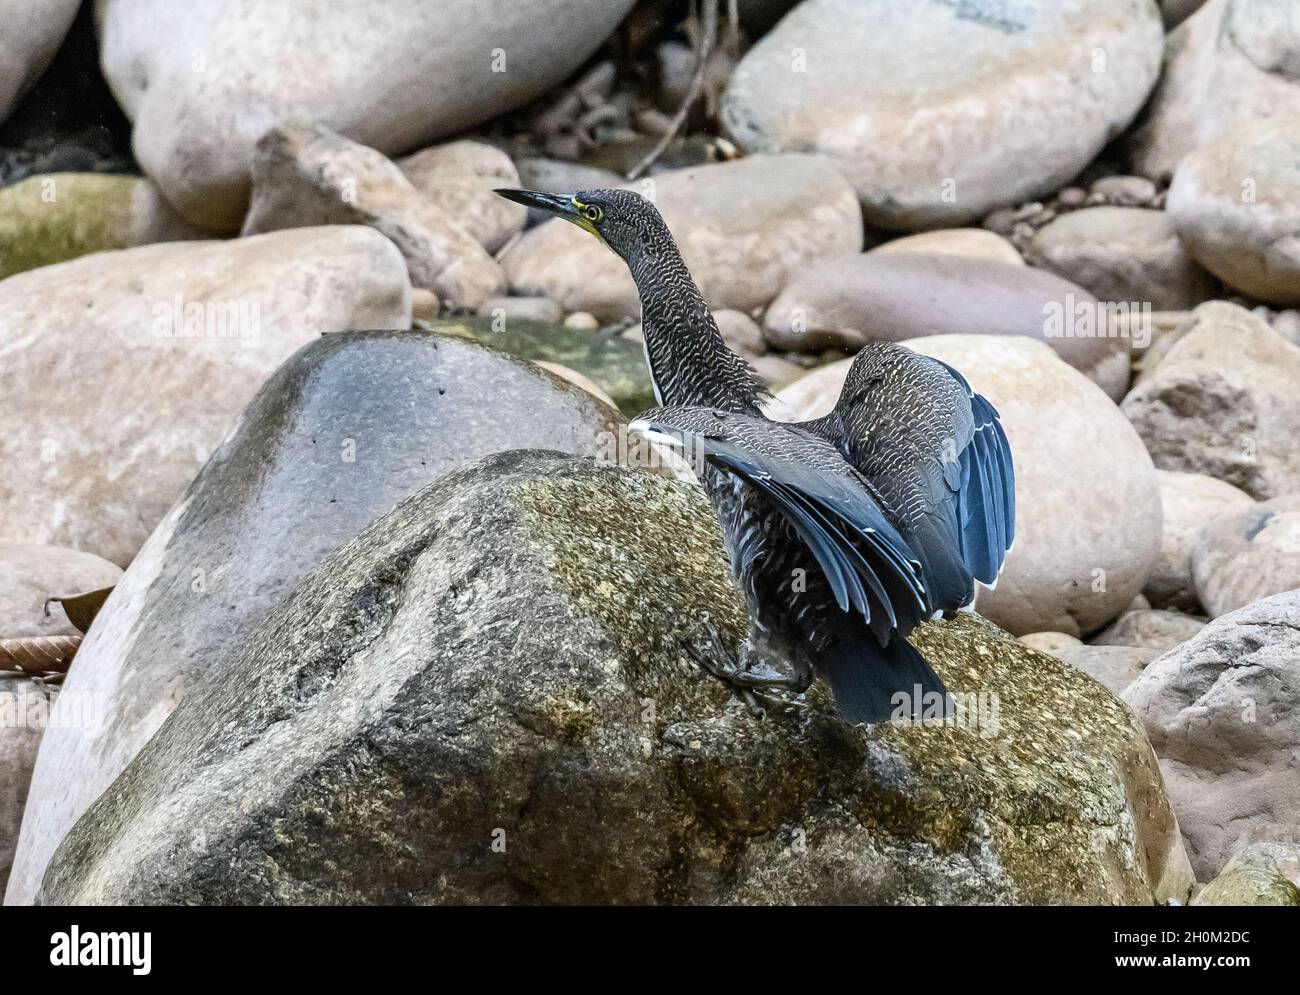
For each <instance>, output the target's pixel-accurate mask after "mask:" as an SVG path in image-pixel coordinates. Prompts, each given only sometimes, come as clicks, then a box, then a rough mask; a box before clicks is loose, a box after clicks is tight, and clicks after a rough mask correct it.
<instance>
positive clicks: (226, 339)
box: [0, 227, 411, 566]
mask: <svg viewBox="0 0 1300 995" xmlns="http://www.w3.org/2000/svg"><path fill="white" fill-rule="evenodd" d="M410 293H411V288H410V283H409V282H408V278H407V275H406V263H405V262H403V260H402V256H401V254H400V253H399V252H398V251H397V249H396V248H395V247H394V246H393V243H392V242H390V241H388V239H386V238H384V237H383V236H382V235H380V234H379V233H378V232H374V231H371V230H369V229H367V228H359V227H326V228H305V229H299V230H296V231H288V232H281V233H277V234H271V235H259V236H257V237H255V238H246V239H239V240H237V241H234V242H184V243H168V244H163V245H150V246H143V247H141V248H137V249H125V250H122V251H119V252H105V253H99V254H97V255H93V256H86V257H85V258H83V259H77V260H74V261H72V262H67V263H61V264H60V265H58V266H46V267H44V268H42V269H38V270H32V271H30V272H28V273H20V274H19V275H18V276H13V277H10V278H9V279H7V280H4V281H0V355H3V357H4V361H3V362H2V363H0V397H3V398H4V399H5V403H4V404H3V405H0V465H3V466H4V468H5V471H4V473H2V474H0V539H13V540H20V541H23V542H36V543H46V544H52V545H59V546H71V547H73V548H76V549H83V550H86V551H88V552H92V553H95V554H96V555H98V556H102V557H104V558H105V559H108V560H112V561H113V562H114V563H118V564H120V565H122V566H125V565H126V564H127V563H129V562H130V561H131V557H132V556H134V555H135V552H136V550H138V549H139V548H140V545H141V544H142V543H143V542H144V540H145V538H146V537H147V536H148V535H149V533H150V532H151V531H152V530H153V527H154V526H155V525H157V524H158V522H159V521H160V520H161V519H162V517H163V515H164V514H166V511H167V509H168V508H169V507H170V506H171V504H172V502H174V501H175V500H176V498H177V497H178V496H179V495H180V493H181V491H182V490H184V488H185V485H186V484H188V483H189V482H190V480H191V479H192V478H193V477H194V474H195V473H196V472H198V470H199V468H200V467H201V466H202V465H203V463H204V461H206V460H207V458H208V456H209V455H210V454H211V452H212V450H213V449H214V448H215V447H216V445H217V444H218V443H219V442H220V441H221V437H222V436H223V435H224V434H225V433H226V431H227V429H229V427H230V425H231V423H232V422H233V421H234V420H235V418H236V416H237V415H238V414H239V412H240V411H241V410H242V409H243V407H244V405H245V404H247V403H248V401H249V399H250V398H251V397H252V396H253V394H254V393H256V391H257V388H258V387H260V386H261V385H262V383H263V381H264V380H265V379H266V378H267V377H268V376H269V375H270V374H271V373H272V372H273V371H274V370H275V368H276V367H277V366H279V365H280V363H282V362H283V361H284V360H285V359H286V358H287V357H288V356H289V355H291V354H292V353H293V352H294V350H295V349H297V348H298V347H299V346H301V345H302V344H303V343H305V342H309V341H311V340H312V339H314V338H316V337H317V336H318V335H320V334H321V333H322V332H330V331H338V330H341V329H346V328H358V327H360V328H405V327H408V326H409V325H410V323H411V310H410V308H411V304H410Z"/></svg>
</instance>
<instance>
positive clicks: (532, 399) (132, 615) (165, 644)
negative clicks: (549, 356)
mask: <svg viewBox="0 0 1300 995" xmlns="http://www.w3.org/2000/svg"><path fill="white" fill-rule="evenodd" d="M621 424H622V419H621V418H620V416H619V415H618V414H617V413H616V412H614V411H613V410H612V409H610V408H608V407H607V406H606V405H604V404H603V403H601V402H599V401H597V400H595V399H594V398H592V397H591V396H590V395H588V394H587V393H586V392H584V391H580V390H578V389H576V388H574V387H571V386H570V385H568V384H566V383H564V382H563V381H560V380H558V379H557V378H555V377H553V376H552V375H551V374H549V373H546V372H544V371H543V370H541V369H539V368H538V367H536V366H534V365H532V364H529V363H523V362H520V361H517V360H514V359H511V358H510V357H507V356H505V355H503V354H501V353H498V352H496V351H494V350H491V349H488V348H486V347H484V346H480V345H477V344H475V343H472V342H467V341H464V340H462V339H457V338H446V337H442V336H438V335H432V334H428V333H422V332H356V333H349V334H339V335H328V336H325V337H323V338H320V339H318V340H317V341H315V342H314V343H312V344H311V345H309V346H307V347H306V348H304V349H303V350H302V351H301V352H299V353H298V354H297V355H296V356H295V357H293V358H292V359H291V360H290V361H289V362H288V363H286V364H285V365H284V366H283V367H282V368H281V369H280V371H279V372H278V373H277V374H276V375H275V377H274V378H272V379H271V380H270V381H269V382H268V383H267V385H266V386H265V387H264V388H263V390H262V391H261V393H260V394H259V395H258V396H257V398H256V399H255V400H254V401H253V403H252V404H251V405H250V406H249V407H248V409H247V410H246V411H245V412H244V415H243V417H242V418H241V419H240V421H239V424H238V426H237V427H236V428H235V430H234V431H233V432H232V433H231V435H230V436H229V437H228V438H227V439H226V440H225V442H224V443H223V444H222V445H221V448H220V449H219V450H218V451H217V452H216V453H215V455H214V456H213V457H212V459H211V460H210V461H209V463H208V464H207V466H206V467H204V469H203V471H202V472H201V473H200V474H199V476H198V477H197V478H196V479H195V481H194V483H193V484H192V485H191V486H190V488H189V490H188V491H187V492H186V493H185V495H184V496H183V497H182V498H181V500H180V501H179V503H177V504H176V506H175V507H174V508H173V509H172V510H171V512H170V513H169V514H168V515H167V517H166V518H165V519H164V520H163V522H162V523H161V524H160V525H159V526H158V528H157V529H156V530H155V531H154V534H153V535H152V536H151V537H150V539H149V541H148V542H147V543H146V544H145V547H144V549H142V550H141V552H140V555H139V556H138V557H137V558H136V560H135V562H133V563H132V564H131V568H130V569H129V570H128V571H127V573H126V576H125V577H124V578H123V580H122V582H121V584H119V586H118V587H117V589H116V590H115V591H114V592H113V595H112V597H111V598H110V599H109V601H108V603H107V604H106V605H105V606H104V608H103V609H102V611H101V612H100V615H99V617H98V618H97V619H96V621H95V625H94V627H93V628H92V629H91V632H90V634H89V636H88V637H87V639H86V642H85V643H84V644H83V645H82V648H81V650H80V653H79V655H78V657H77V661H76V665H75V667H74V668H73V670H72V673H71V674H70V675H69V677H68V680H67V685H66V692H69V693H70V692H83V691H86V692H94V693H95V694H97V695H100V696H101V697H102V698H103V699H104V700H107V701H110V702H111V703H112V704H111V707H110V708H109V709H108V710H107V711H108V715H107V721H106V722H105V723H104V724H103V726H102V728H99V729H97V730H95V731H92V732H87V731H85V730H79V729H61V728H56V729H51V730H50V733H49V735H48V737H47V739H46V741H45V743H44V744H43V745H42V749H41V754H40V761H39V763H38V765H37V768H36V772H35V775H34V777H33V782H32V795H31V799H30V802H29V804H28V810H27V817H26V821H25V823H24V827H23V836H22V840H21V843H20V847H19V852H18V855H17V859H16V864H15V866H16V868H17V869H16V871H15V874H14V878H13V881H12V882H11V884H10V887H9V892H8V895H7V899H6V900H7V901H8V902H10V903H25V902H30V901H31V900H32V898H33V897H34V895H35V893H36V889H37V886H38V885H39V883H40V878H41V874H42V873H43V872H44V869H45V865H46V862H47V861H48V860H49V857H50V854H51V853H52V852H53V850H54V847H55V846H56V845H57V844H58V841H59V840H60V839H61V838H62V837H63V835H64V834H65V833H66V832H67V831H68V829H69V828H70V827H71V826H72V824H73V823H74V822H76V820H77V819H78V818H79V817H80V816H81V814H82V812H84V811H85V809H86V807H87V806H88V805H90V803H91V802H92V801H94V800H95V798H96V797H98V795H99V794H100V792H102V791H103V790H104V789H105V788H106V787H108V785H109V784H110V783H112V781H113V778H115V777H116V776H117V775H118V774H119V773H120V772H121V771H122V769H123V768H124V767H125V766H126V765H127V763H128V762H129V761H130V760H131V758H132V757H133V756H135V754H136V753H137V752H138V751H139V749H140V747H141V746H143V745H144V743H145V742H146V741H147V740H148V739H149V737H150V736H152V735H153V733H154V732H155V731H156V730H157V729H158V727H159V726H160V725H161V724H162V722H163V720H164V719H166V718H167V716H168V714H170V712H171V711H172V709H173V708H175V706H176V703H177V702H178V701H180V700H181V699H182V698H183V697H184V696H185V694H186V693H187V692H188V689H189V688H190V687H191V686H192V685H193V684H194V682H195V681H196V680H197V679H198V678H199V677H200V676H201V675H202V674H204V673H205V672H206V671H207V670H209V669H210V668H211V667H212V666H213V665H214V664H215V662H216V661H218V660H220V659H221V658H222V657H224V656H225V655H226V653H227V652H228V651H229V649H230V647H231V646H232V645H234V644H235V643H236V642H237V641H238V640H239V639H240V638H242V636H243V635H245V634H246V633H247V632H248V631H249V629H250V628H252V627H253V626H254V625H255V624H256V623H257V622H258V621H259V620H260V619H261V618H262V616H263V615H264V614H265V613H266V612H267V611H268V610H269V609H270V608H271V607H272V606H273V605H275V604H276V603H277V602H278V601H279V600H280V599H281V598H282V597H284V595H285V594H286V593H287V592H288V591H289V590H291V589H292V587H293V586H294V585H295V584H296V583H297V582H298V581H299V579H300V578H302V577H303V576H304V575H305V574H307V573H308V572H310V571H311V570H312V569H313V568H314V567H315V566H316V565H317V564H318V563H319V562H320V561H321V560H322V559H323V558H324V557H325V556H326V555H327V554H328V553H330V552H331V551H332V550H333V549H334V548H335V547H337V546H339V545H340V544H342V543H344V542H346V541H347V540H349V539H351V538H352V537H353V536H354V535H355V534H356V533H357V532H358V531H359V530H361V529H362V528H363V527H364V526H366V525H367V524H368V523H369V522H371V521H372V520H373V519H375V518H377V517H378V516H380V515H382V514H384V513H385V512H387V511H388V510H389V509H390V508H391V507H392V506H393V505H394V504H396V503H397V502H398V501H400V500H401V499H402V498H404V497H406V496H407V495H409V494H411V493H413V492H414V491H416V490H418V489H419V488H420V487H421V486H423V485H424V484H426V483H428V482H429V481H431V480H434V479H435V478H437V477H440V476H442V475H444V474H446V473H449V472H451V471H452V470H455V469H457V468H458V467H461V466H463V465H465V464H466V463H467V462H470V461H472V460H474V459H477V458H478V457H480V456H483V455H485V454H487V453H492V452H496V451H498V450H501V449H510V448H514V447H518V446H537V447H543V448H549V449H557V450H562V451H566V452H574V453H583V454H593V453H600V452H605V451H609V450H610V449H611V446H610V442H609V440H610V439H612V438H613V437H614V436H615V434H616V433H617V432H618V430H619V427H620V426H621Z"/></svg>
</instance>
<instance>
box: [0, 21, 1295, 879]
mask: <svg viewBox="0 0 1300 995" xmlns="http://www.w3.org/2000/svg"><path fill="white" fill-rule="evenodd" d="M717 6H720V7H721V10H720V11H719V12H718V17H717V19H716V20H717V23H716V24H715V23H713V18H712V17H711V15H710V9H711V8H713V7H717ZM696 8H698V10H696ZM731 8H732V5H730V4H727V3H723V4H721V5H710V4H707V3H704V4H700V5H692V4H687V3H685V2H680V3H678V2H674V0H641V2H637V3H634V2H633V0H510V2H505V0H500V2H497V0H489V2H484V0H442V2H432V0H401V2H397V3H391V4H385V5H382V6H378V5H374V4H363V3H360V2H351V0H349V2H346V3H341V4H337V5H335V7H334V8H333V9H332V10H331V11H330V12H329V13H328V15H327V14H326V13H324V12H323V10H322V9H321V8H319V7H317V6H316V5H312V4H298V3H286V4H280V5H262V6H258V5H231V4H223V3H221V2H219V0H191V2H190V3H187V4H175V3H167V2H163V0H99V2H96V3H87V4H85V5H79V4H78V3H76V2H75V0H72V2H58V3H55V2H51V3H47V4H43V5H41V6H40V8H39V10H37V11H32V10H30V9H29V7H28V5H26V4H23V3H20V2H17V0H0V398H2V399H3V403H2V404H0V888H4V887H7V891H6V892H5V901H6V902H7V903H9V904H19V905H21V904H32V903H36V902H40V903H46V904H60V903H73V904H101V903H103V904H136V903H174V904H187V903H212V904H227V903H253V904H264V903H330V904H337V903H397V904H403V903H503V902H504V903H584V904H585V903H600V904H625V903H665V904H670V903H855V902H864V903H882V904H922V903H948V904H990V903H1008V904H1024V903H1034V904H1066V903H1069V904H1152V903H1169V904H1188V903H1191V904H1281V905H1297V904H1300V445H1297V439H1298V438H1300V68H1298V67H1300V19H1298V18H1297V11H1296V7H1295V4H1294V3H1292V2H1289V0H1204V2H1198V0H1164V2H1161V3H1156V2H1155V0H1069V2H1049V0H1020V2H1017V3H1014V4H1009V3H1003V2H995V0H969V2H966V0H963V2H961V3H953V2H947V0H920V2H917V3H915V4H907V5H904V4H897V3H893V2H892V0H801V2H797V3H796V2H792V0H740V2H739V3H738V4H737V5H735V12H736V20H734V21H733V20H732V17H731V13H730V11H731ZM693 10H694V11H695V12H694V13H693V12H692V11H693ZM10 28H13V29H14V30H10ZM706 38H707V40H708V44H707V50H708V53H709V54H708V57H707V61H706V63H705V64H704V65H703V66H702V67H701V71H700V73H699V74H698V76H699V78H698V79H697V78H696V76H697V74H696V61H697V53H698V52H699V51H701V50H702V49H704V48H705V47H706V46H705V44H704V42H703V39H706ZM697 84H698V85H697ZM684 102H685V103H684ZM683 106H685V107H686V110H687V113H685V115H684V117H683V118H682V124H681V128H680V131H679V133H677V134H676V135H675V137H673V138H672V140H670V141H667V142H666V143H665V144H663V147H662V149H656V148H655V146H656V142H657V141H658V139H660V137H661V136H663V135H664V133H665V131H666V130H668V129H670V128H672V127H673V126H674V121H673V118H674V115H675V114H676V113H677V111H678V108H679V107H683ZM51 109H53V110H51ZM648 155H649V166H648V168H647V169H645V170H644V171H643V172H642V175H639V176H637V177H635V178H630V177H629V173H634V172H637V168H635V167H638V166H639V165H641V164H642V163H643V161H645V160H647V156H648ZM621 185H629V186H631V187H632V188H633V189H636V190H638V191H639V192H641V193H642V194H643V195H645V196H647V197H648V198H650V199H651V200H652V201H653V202H654V203H655V205H656V206H657V207H658V209H659V210H660V212H661V213H662V215H663V217H664V219H665V221H666V222H667V223H668V225H669V227H670V228H671V230H672V232H673V235H674V237H675V239H676V241H677V243H678V245H679V247H680V248H681V250H682V254H683V256H684V258H685V261H686V263H687V265H688V266H689V268H690V270H691V272H692V274H693V276H694V277H695V279H696V281H697V282H698V284H699V286H700V289H701V291H702V292H703V293H704V295H705V297H706V298H707V299H708V301H709V304H710V305H711V306H712V308H713V310H714V312H715V315H716V317H717V320H718V324H719V326H720V328H721V330H722V333H723V336H724V338H725V339H726V341H727V343H728V345H729V346H730V347H731V348H732V349H733V350H734V351H736V352H737V353H739V354H740V355H742V356H743V357H744V358H745V359H746V360H748V361H749V362H750V364H751V365H752V366H753V367H754V369H755V370H756V371H757V372H758V374H759V375H760V376H761V377H762V378H763V379H764V380H765V381H766V382H767V383H768V384H769V385H770V387H771V391H772V395H773V396H772V398H771V400H770V401H768V402H767V408H766V410H767V412H768V414H769V415H770V416H771V417H772V418H775V419H778V420H783V421H797V420H803V419H808V418H813V417H817V416H820V415H822V414H824V413H826V412H827V411H828V410H829V409H830V407H831V405H832V404H833V403H834V401H835V399H836V397H837V396H838V393H839V390H840V387H841V386H842V384H843V382H844V379H845V376H846V373H847V370H848V366H849V364H850V362H851V357H852V355H853V354H854V353H855V352H856V351H857V350H858V349H860V348H862V347H863V346H864V345H866V344H868V343H871V342H877V341H897V342H903V343H905V344H906V345H908V346H909V347H911V348H913V349H915V350H917V351H918V352H921V353H924V354H926V355H929V356H933V357H936V358H938V359H942V360H943V361H945V362H947V363H949V364H951V365H952V366H954V367H955V368H957V369H959V370H961V371H962V373H963V375H964V376H965V377H966V378H967V379H968V380H969V381H970V383H971V384H972V385H973V386H974V388H975V389H977V390H978V391H979V392H981V393H982V394H984V395H985V396H986V397H987V398H988V399H989V400H990V401H991V402H992V403H993V404H994V405H995V406H996V407H997V409H998V410H999V412H1000V413H1001V417H1002V422H1003V425H1004V427H1005V430H1006V433H1007V435H1008V437H1009V440H1010V444H1011V449H1012V452H1013V454H1014V459H1015V465H1016V478H1017V502H1018V510H1019V516H1020V517H1019V529H1018V534H1017V538H1016V544H1015V547H1014V549H1013V551H1012V552H1011V553H1010V555H1009V556H1008V559H1007V562H1006V566H1005V570H1004V572H1003V575H1002V576H1001V578H1000V581H999V583H998V585H997V588H996V589H995V590H987V591H983V592H981V594H980V597H979V600H978V602H977V604H976V609H977V614H965V613H963V614H962V615H961V616H960V617H958V618H956V619H953V620H949V621H938V622H933V623H927V624H925V625H923V626H922V628H921V629H920V630H918V633H917V636H916V644H917V646H918V648H920V649H922V651H923V652H924V653H925V654H926V656H927V657H928V658H929V659H930V660H932V661H933V662H934V664H935V667H936V669H937V670H938V671H939V673H940V675H941V676H942V677H943V679H944V680H945V682H946V683H947V684H948V686H949V687H950V688H951V689H952V690H953V691H954V692H956V693H958V695H959V696H962V697H963V700H966V701H968V702H969V703H970V712H969V714H967V715H966V716H965V717H964V719H965V720H963V717H962V716H960V715H959V716H958V719H957V720H956V721H952V720H950V721H948V722H946V723H928V724H924V723H918V724H913V723H906V724H904V723H889V722H885V723H877V724H874V725H870V726H849V725H847V724H846V723H845V722H844V721H843V720H842V719H841V718H840V717H839V715H838V713H837V712H836V709H835V707H834V703H833V701H832V700H831V698H830V695H829V693H828V692H827V691H826V690H825V689H824V688H823V687H822V686H821V685H814V687H813V688H812V689H810V691H809V692H808V694H807V695H806V698H805V699H804V700H801V701H797V702H793V703H789V704H788V706H787V707H775V708H769V709H768V710H767V714H766V716H764V717H761V718H760V717H758V716H756V715H754V714H752V713H751V711H750V710H749V709H747V708H746V707H745V705H744V703H743V702H742V701H740V700H739V699H737V698H735V697H734V696H733V695H732V694H731V693H730V691H729V689H728V688H727V687H726V686H725V685H723V684H722V683H721V682H719V681H718V680H717V679H716V678H714V677H712V676H710V675H709V674H708V673H706V672H705V671H704V669H702V668H701V667H700V666H699V664H698V660H699V658H700V655H701V654H707V653H713V654H722V655H730V654H733V653H737V652H739V647H740V643H741V641H742V639H743V637H744V632H745V608H744V602H743V600H742V599H741V597H740V594H739V592H738V590H737V588H736V586H735V584H734V582H733V580H732V579H731V576H730V573H729V570H728V564H727V560H726V557H725V555H724V552H723V549H722V546H721V541H720V537H719V534H718V530H717V526H716V524H715V521H714V518H713V516H712V513H711V511H710V508H709V505H708V502H707V500H706V498H705V496H704V493H703V491H702V490H701V489H700V488H699V486H698V485H697V484H696V483H695V481H694V478H693V476H691V474H690V473H689V472H685V471H683V470H681V469H680V468H678V467H676V466H674V465H673V464H672V462H671V460H666V459H665V458H664V456H663V454H662V453H660V452H659V451H657V450H654V449H651V448H650V447H649V446H648V445H646V444H645V443H643V442H639V441H638V440H636V439H635V438H629V436H628V432H627V422H628V421H629V420H630V419H631V418H632V417H634V416H635V415H636V414H637V413H639V412H640V411H642V410H644V409H645V408H648V407H650V406H652V405H653V404H654V396H653V392H652V389H651V384H650V380H649V376H648V373H647V371H646V368H645V360H644V358H643V345H642V332H641V328H640V325H639V320H640V305H639V300H638V295H637V290H636V286H635V284H634V283H633V281H632V278H631V276H630V275H629V273H628V271H627V268H626V266H625V265H624V263H623V262H622V260H620V259H619V258H618V257H617V256H616V255H615V254H614V253H612V252H611V251H609V249H608V248H607V247H606V246H604V245H603V244H601V243H600V242H598V241H597V240H596V239H593V238H591V237H590V235H588V234H587V233H585V232H583V231H581V230H579V229H578V228H576V227H574V226H572V225H568V224H566V223H564V222H563V221H560V220H545V219H542V218H539V217H532V216H530V215H529V212H528V211H527V210H526V209H525V208H523V207H521V206H519V205H517V204H514V203H511V202H509V201H506V200H504V199H502V198H500V197H498V196H496V195H495V194H494V193H493V190H494V189H495V188H498V187H527V188H531V189H539V190H547V191H552V192H571V191H574V190H579V189H586V188H592V187H612V186H621ZM110 590H111V593H108V592H109V591H110ZM105 595H106V597H105ZM79 596H85V597H79ZM52 599H53V600H52ZM101 603H102V604H101Z"/></svg>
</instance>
